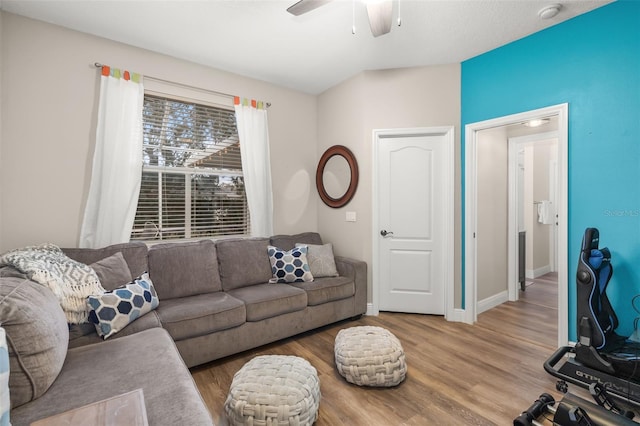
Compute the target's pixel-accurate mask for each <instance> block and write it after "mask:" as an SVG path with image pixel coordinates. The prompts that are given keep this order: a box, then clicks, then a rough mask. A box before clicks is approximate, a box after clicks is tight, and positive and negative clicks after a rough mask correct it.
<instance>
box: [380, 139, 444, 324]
mask: <svg viewBox="0 0 640 426" xmlns="http://www.w3.org/2000/svg"><path fill="white" fill-rule="evenodd" d="M374 143H375V144H376V150H375V152H376V153H377V158H376V160H375V161H374V164H376V165H377V167H376V170H375V171H374V180H375V182H374V186H375V194H376V196H374V212H375V213H374V214H375V218H374V241H376V242H377V244H376V247H377V256H376V259H377V261H376V262H374V263H375V265H374V266H376V267H374V288H376V287H377V291H376V290H375V289H374V294H376V293H377V295H378V310H382V311H394V312H412V313H422V314H437V315H444V314H445V313H446V311H447V303H448V299H449V295H448V291H449V290H450V289H452V287H453V267H452V265H453V220H452V218H453V128H452V127H444V128H426V129H405V130H388V131H376V132H374ZM376 284H377V285H376ZM451 292H452V290H451ZM450 298H451V299H452V298H453V296H452V295H451V296H450ZM451 303H452V300H451ZM374 305H375V300H374Z"/></svg>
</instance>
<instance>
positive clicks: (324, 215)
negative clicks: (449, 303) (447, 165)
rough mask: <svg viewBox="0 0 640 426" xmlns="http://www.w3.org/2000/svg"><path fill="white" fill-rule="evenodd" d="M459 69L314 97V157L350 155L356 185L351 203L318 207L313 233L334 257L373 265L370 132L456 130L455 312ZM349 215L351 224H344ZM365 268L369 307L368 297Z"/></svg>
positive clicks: (359, 80)
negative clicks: (339, 151) (329, 152)
mask: <svg viewBox="0 0 640 426" xmlns="http://www.w3.org/2000/svg"><path fill="white" fill-rule="evenodd" d="M459 123H460V66H459V65H458V64H454V65H443V66H434V67H417V68H406V69H393V70H379V71H366V72H363V73H360V74H358V75H356V76H354V77H352V78H350V79H349V80H347V81H345V82H343V83H341V84H339V85H337V86H335V87H333V88H331V89H329V90H327V91H325V92H324V93H322V94H320V95H319V96H318V157H319V156H320V155H322V153H323V152H324V151H325V150H326V149H327V148H329V147H330V146H332V145H336V144H341V145H345V146H347V147H348V148H350V149H351V151H353V153H354V154H355V156H356V158H357V161H358V165H359V168H360V184H359V186H358V190H357V192H356V194H355V197H354V198H353V200H352V201H351V202H350V203H349V204H347V205H346V206H345V207H342V208H339V209H332V208H329V207H327V206H325V205H324V204H323V203H321V202H320V203H319V206H318V229H319V231H320V233H321V234H322V235H323V236H324V237H325V238H326V239H327V240H329V241H332V242H333V243H334V244H335V247H336V251H337V252H338V253H339V254H342V255H346V256H352V257H355V258H358V259H364V260H365V261H367V263H368V264H369V265H371V264H372V261H373V259H372V256H373V253H372V250H373V249H372V234H373V230H372V203H373V198H372V196H373V195H372V181H373V176H372V161H373V149H374V147H373V141H372V132H373V130H374V129H391V128H411V127H431V126H434V127H435V126H447V125H453V126H455V149H456V152H455V154H454V157H455V161H456V164H455V188H456V189H455V190H456V194H454V199H455V203H456V204H455V211H453V212H451V214H452V215H454V224H455V230H454V234H455V259H454V265H455V277H454V281H455V306H456V307H460V306H461V294H462V291H461V279H460V270H461V266H460V259H461V255H460V253H461V247H460V241H461V236H460V235H461V229H460V227H461V218H460V193H459V191H460V151H459V147H460V127H459ZM347 211H353V212H356V214H357V221H356V222H346V221H345V214H346V212H347ZM371 294H372V288H371V268H369V301H371V300H372V297H371Z"/></svg>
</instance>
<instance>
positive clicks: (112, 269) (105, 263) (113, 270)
mask: <svg viewBox="0 0 640 426" xmlns="http://www.w3.org/2000/svg"><path fill="white" fill-rule="evenodd" d="M89 266H90V267H91V268H92V269H93V270H94V271H95V272H96V275H97V276H98V279H99V280H100V284H102V287H104V289H105V290H107V291H110V290H113V289H115V288H118V287H120V286H122V285H124V284H126V283H128V282H129V281H131V278H132V276H131V271H130V270H129V265H127V261H126V260H124V256H123V255H122V253H120V252H118V253H116V254H113V255H111V256H109V257H106V258H104V259H101V260H99V261H97V262H95V263H92V264H91V265H89Z"/></svg>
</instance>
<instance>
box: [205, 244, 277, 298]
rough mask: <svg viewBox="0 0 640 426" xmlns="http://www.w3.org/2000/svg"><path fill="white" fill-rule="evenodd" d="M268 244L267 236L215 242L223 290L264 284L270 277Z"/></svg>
mask: <svg viewBox="0 0 640 426" xmlns="http://www.w3.org/2000/svg"><path fill="white" fill-rule="evenodd" d="M268 245H269V240H268V239H267V238H243V239H230V240H220V241H218V242H217V243H216V248H217V249H218V262H219V267H220V278H221V280H222V288H223V289H224V291H229V290H233V289H236V288H240V287H245V286H248V285H254V284H264V283H267V282H268V281H269V280H270V279H271V277H272V274H271V264H270V263H269V256H268V255H267V246H268Z"/></svg>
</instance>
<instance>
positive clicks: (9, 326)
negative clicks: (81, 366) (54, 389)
mask: <svg viewBox="0 0 640 426" xmlns="http://www.w3.org/2000/svg"><path fill="white" fill-rule="evenodd" d="M0 323H2V327H3V328H4V330H5V332H6V335H7V346H8V349H9V364H10V368H9V371H10V375H9V389H10V391H11V408H16V407H18V406H20V405H22V404H25V403H27V402H29V401H32V400H34V399H36V398H39V397H40V396H42V394H43V393H45V392H46V391H47V389H49V387H50V386H51V384H52V383H53V381H54V380H55V379H56V377H58V374H59V373H60V370H61V369H62V364H64V360H65V358H66V356H67V345H68V343H69V329H68V328H67V319H66V317H65V315H64V312H63V311H62V308H61V307H60V303H59V302H58V299H57V298H56V297H55V296H54V295H53V293H52V292H51V290H49V289H48V288H46V287H45V286H43V285H40V284H37V283H35V282H33V281H30V280H27V279H21V278H15V277H11V278H2V279H0Z"/></svg>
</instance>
